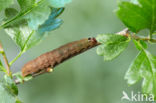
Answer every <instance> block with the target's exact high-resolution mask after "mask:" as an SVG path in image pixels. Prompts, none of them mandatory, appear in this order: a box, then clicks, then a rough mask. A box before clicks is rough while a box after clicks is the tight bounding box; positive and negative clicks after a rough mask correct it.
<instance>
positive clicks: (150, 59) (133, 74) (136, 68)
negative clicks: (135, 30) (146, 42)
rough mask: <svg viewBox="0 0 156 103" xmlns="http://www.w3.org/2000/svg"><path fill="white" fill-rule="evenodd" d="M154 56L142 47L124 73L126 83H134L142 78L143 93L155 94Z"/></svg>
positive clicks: (155, 66) (155, 60)
mask: <svg viewBox="0 0 156 103" xmlns="http://www.w3.org/2000/svg"><path fill="white" fill-rule="evenodd" d="M155 78H156V57H155V56H153V55H151V54H150V53H149V52H148V51H146V50H144V49H142V50H141V51H140V53H139V54H138V56H137V57H136V58H135V60H134V61H133V62H132V64H131V66H130V67H129V70H128V71H127V73H126V75H125V79H126V80H127V81H128V84H130V85H132V84H135V83H136V82H137V81H139V80H141V79H143V83H142V89H143V93H149V94H151V93H152V94H154V95H155V96H156V79H155Z"/></svg>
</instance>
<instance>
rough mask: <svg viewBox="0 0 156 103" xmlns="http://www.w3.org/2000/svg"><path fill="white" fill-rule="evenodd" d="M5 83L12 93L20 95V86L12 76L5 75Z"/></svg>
mask: <svg viewBox="0 0 156 103" xmlns="http://www.w3.org/2000/svg"><path fill="white" fill-rule="evenodd" d="M4 85H5V86H6V87H7V89H8V90H9V91H10V93H11V94H12V95H15V96H16V95H18V88H17V85H16V84H15V82H14V81H13V80H12V78H10V77H9V76H7V75H5V76H4Z"/></svg>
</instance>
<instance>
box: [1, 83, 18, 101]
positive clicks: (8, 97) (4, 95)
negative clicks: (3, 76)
mask: <svg viewBox="0 0 156 103" xmlns="http://www.w3.org/2000/svg"><path fill="white" fill-rule="evenodd" d="M15 100H16V99H15V97H14V96H13V95H12V94H10V92H9V91H8V90H7V88H6V87H5V86H4V85H3V84H2V83H0V101H1V103H15Z"/></svg>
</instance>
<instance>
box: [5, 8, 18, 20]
mask: <svg viewBox="0 0 156 103" xmlns="http://www.w3.org/2000/svg"><path fill="white" fill-rule="evenodd" d="M17 14H18V11H17V10H16V9H14V8H6V9H5V16H6V17H7V19H11V18H12V17H14V16H15V15H17Z"/></svg>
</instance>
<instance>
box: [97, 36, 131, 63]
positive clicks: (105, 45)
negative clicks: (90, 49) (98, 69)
mask: <svg viewBox="0 0 156 103" xmlns="http://www.w3.org/2000/svg"><path fill="white" fill-rule="evenodd" d="M96 39H97V41H98V42H99V43H102V44H101V45H100V46H98V48H97V54H98V55H100V56H104V60H106V61H108V60H112V59H114V58H115V57H117V56H118V55H120V53H122V52H123V51H124V50H125V48H126V47H127V46H128V42H129V38H127V37H125V36H122V35H117V34H102V35H98V36H97V38H96Z"/></svg>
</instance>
